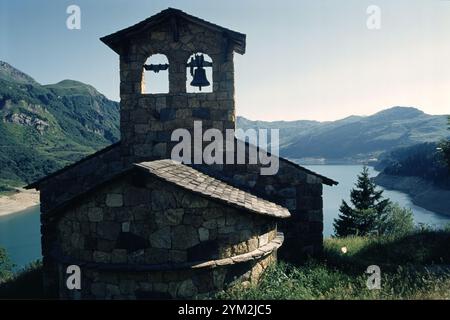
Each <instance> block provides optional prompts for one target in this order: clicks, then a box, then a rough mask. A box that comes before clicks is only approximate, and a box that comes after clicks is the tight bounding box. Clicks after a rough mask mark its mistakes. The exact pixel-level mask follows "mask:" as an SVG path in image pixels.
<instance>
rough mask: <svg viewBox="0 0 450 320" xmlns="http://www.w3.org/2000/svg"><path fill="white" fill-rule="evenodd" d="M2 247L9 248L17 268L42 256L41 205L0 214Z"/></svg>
mask: <svg viewBox="0 0 450 320" xmlns="http://www.w3.org/2000/svg"><path fill="white" fill-rule="evenodd" d="M0 247H3V248H5V249H6V250H7V252H8V254H9V256H10V258H11V260H12V261H13V263H14V264H16V268H21V267H23V266H25V265H26V264H28V263H29V262H31V261H33V260H36V259H39V258H41V231H40V221H39V206H35V207H32V208H29V209H27V210H24V211H21V212H18V213H14V214H10V215H7V216H0Z"/></svg>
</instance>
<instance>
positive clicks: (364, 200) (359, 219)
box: [333, 166, 390, 237]
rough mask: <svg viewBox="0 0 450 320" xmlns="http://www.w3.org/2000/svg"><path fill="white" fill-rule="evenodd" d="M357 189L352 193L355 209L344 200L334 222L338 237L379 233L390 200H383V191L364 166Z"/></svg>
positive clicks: (351, 198)
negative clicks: (377, 186) (379, 226)
mask: <svg viewBox="0 0 450 320" xmlns="http://www.w3.org/2000/svg"><path fill="white" fill-rule="evenodd" d="M355 187H356V188H355V189H352V190H351V192H350V200H351V203H352V204H353V207H351V206H350V205H348V204H347V202H346V201H345V200H342V204H341V207H340V208H339V211H340V212H341V213H340V214H339V216H338V218H337V219H335V220H334V224H333V226H334V231H335V235H336V236H337V237H345V236H349V235H361V236H364V235H368V234H371V233H375V232H377V229H378V225H379V224H380V223H381V222H382V221H383V219H384V218H385V214H386V208H387V206H388V205H389V203H390V202H389V199H383V190H376V185H375V183H373V182H372V181H371V180H370V177H369V169H368V168H367V167H366V166H364V168H363V171H362V172H361V174H360V175H358V181H357V182H356V184H355Z"/></svg>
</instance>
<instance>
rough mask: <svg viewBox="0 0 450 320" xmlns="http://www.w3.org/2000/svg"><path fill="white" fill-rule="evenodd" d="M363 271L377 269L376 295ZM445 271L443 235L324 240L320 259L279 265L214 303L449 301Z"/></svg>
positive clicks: (447, 258)
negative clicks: (371, 300) (222, 300)
mask: <svg viewBox="0 0 450 320" xmlns="http://www.w3.org/2000/svg"><path fill="white" fill-rule="evenodd" d="M342 247H346V248H347V253H345V254H344V253H343V252H342V251H341V248H342ZM369 265H378V266H379V267H380V268H381V289H380V290H369V289H368V288H367V285H366V282H367V279H368V277H369V275H368V274H366V273H365V271H366V269H367V267H368V266H369ZM442 266H447V267H444V268H442ZM449 267H450V233H449V232H445V231H426V230H425V231H417V232H415V233H413V234H410V235H407V236H404V237H402V238H397V239H396V238H385V237H378V238H375V237H372V238H369V237H366V238H363V237H349V238H341V239H327V240H325V242H324V259H321V260H320V261H319V260H315V259H309V260H308V261H306V262H305V263H304V264H303V265H301V266H293V265H291V264H288V263H284V262H282V261H280V262H278V263H277V265H275V266H272V267H270V268H269V269H268V270H267V271H266V272H265V274H264V275H263V278H262V281H261V282H260V284H259V285H256V286H251V287H248V288H242V287H234V288H231V289H229V290H227V291H225V292H222V293H221V294H220V295H219V298H223V299H252V300H253V299H256V300H259V299H346V300H347V299H352V300H354V299H450V272H449V271H450V268H449Z"/></svg>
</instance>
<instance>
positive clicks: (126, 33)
mask: <svg viewBox="0 0 450 320" xmlns="http://www.w3.org/2000/svg"><path fill="white" fill-rule="evenodd" d="M180 20H184V21H187V22H191V23H193V24H196V25H199V26H202V27H205V28H207V29H210V30H212V31H215V32H219V33H222V34H223V36H224V38H225V39H227V40H228V41H229V42H230V43H231V44H233V45H234V50H235V51H236V52H237V53H240V54H244V53H245V37H246V36H245V34H242V33H239V32H236V31H233V30H230V29H227V28H224V27H221V26H219V25H216V24H214V23H211V22H208V21H206V20H203V19H200V18H197V17H194V16H192V15H190V14H187V13H185V12H183V11H181V10H179V9H174V8H168V9H166V10H163V11H161V12H159V13H157V14H155V15H153V16H151V17H150V18H147V19H145V20H143V21H141V22H139V23H137V24H135V25H133V26H131V27H128V28H125V29H122V30H120V31H117V32H115V33H112V34H110V35H108V36H105V37H102V38H100V40H101V41H102V42H103V43H105V44H106V45H107V46H108V47H110V48H111V49H112V50H114V51H115V52H117V53H118V54H120V48H121V47H122V46H123V45H124V43H126V42H127V41H128V40H129V39H130V38H132V37H133V36H134V35H137V34H139V33H141V32H143V31H148V30H151V29H152V28H153V27H155V26H157V25H160V24H162V23H165V22H167V21H169V22H170V23H171V28H172V29H173V33H174V39H176V38H177V34H178V23H179V22H180Z"/></svg>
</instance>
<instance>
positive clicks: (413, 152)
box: [376, 143, 450, 189]
mask: <svg viewBox="0 0 450 320" xmlns="http://www.w3.org/2000/svg"><path fill="white" fill-rule="evenodd" d="M441 148H443V149H444V150H445V151H444V152H443V151H442V150H441V149H440V147H439V144H438V143H422V144H417V145H414V146H411V147H407V148H399V149H396V150H393V151H392V152H389V153H387V154H384V155H383V157H381V158H380V162H379V164H378V165H377V166H376V169H378V170H381V171H382V172H383V173H384V174H387V175H393V176H411V177H420V178H422V179H424V180H426V181H429V182H432V183H433V184H434V185H436V186H437V187H441V188H447V189H448V188H450V170H449V168H448V167H447V164H446V158H445V154H446V152H448V151H447V149H445V148H446V147H445V143H442V147H441ZM449 148H450V146H449Z"/></svg>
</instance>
